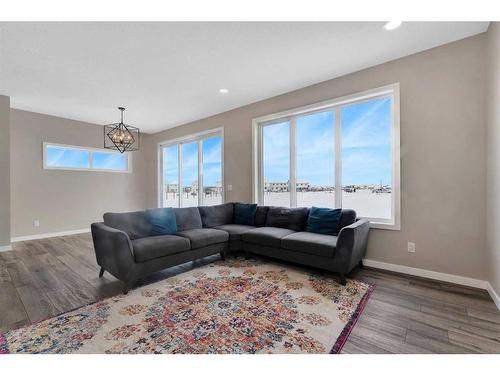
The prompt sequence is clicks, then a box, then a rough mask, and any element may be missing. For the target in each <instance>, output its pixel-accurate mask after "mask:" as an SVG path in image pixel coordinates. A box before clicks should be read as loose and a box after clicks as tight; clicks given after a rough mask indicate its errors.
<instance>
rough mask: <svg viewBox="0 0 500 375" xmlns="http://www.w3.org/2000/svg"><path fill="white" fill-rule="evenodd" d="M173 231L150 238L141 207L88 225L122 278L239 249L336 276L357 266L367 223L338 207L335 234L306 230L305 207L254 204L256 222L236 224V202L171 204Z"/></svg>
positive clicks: (107, 266) (105, 262)
mask: <svg viewBox="0 0 500 375" xmlns="http://www.w3.org/2000/svg"><path fill="white" fill-rule="evenodd" d="M174 212H175V217H176V221H177V233H176V234H175V235H160V236H152V235H151V233H152V229H151V225H150V224H149V222H148V220H147V218H146V213H145V211H137V212H127V213H106V214H104V222H101V223H93V224H92V225H91V230H92V238H93V241H94V248H95V253H96V258H97V263H98V264H99V265H100V266H101V271H100V276H102V275H103V273H104V271H108V272H109V273H111V274H112V275H113V276H115V277H116V278H118V279H119V280H122V281H124V282H125V290H124V291H125V292H127V291H128V289H129V288H130V287H131V286H132V285H133V283H134V282H135V281H136V280H138V279H140V278H142V277H145V276H147V275H149V274H151V273H154V272H157V271H159V270H162V269H164V268H168V267H172V266H175V265H179V264H182V263H185V262H188V261H192V260H195V259H199V258H202V257H205V256H208V255H213V254H218V253H219V254H220V255H221V257H222V258H223V259H225V257H226V255H227V254H231V253H233V254H234V253H236V252H241V251H243V252H244V253H246V254H247V256H249V255H250V254H251V253H254V254H260V255H264V256H267V257H271V258H277V259H282V260H286V261H290V262H294V263H299V264H303V265H307V266H312V267H317V268H321V269H324V270H328V271H331V272H336V273H338V274H339V276H340V281H341V283H342V284H345V275H346V274H348V273H349V272H350V271H351V270H352V269H353V268H354V267H355V266H356V265H358V264H360V262H361V260H362V259H363V257H364V255H365V252H366V244H367V240H368V232H369V222H368V221H367V220H364V219H361V220H359V219H357V218H356V213H355V212H354V211H353V210H347V209H343V210H342V215H341V219H340V231H339V233H338V236H332V235H325V234H317V233H311V232H306V231H305V228H306V223H307V218H308V214H309V209H308V208H285V207H268V206H258V207H257V212H256V214H255V223H254V225H239V224H235V223H234V203H225V204H221V205H217V206H206V207H189V208H175V209H174Z"/></svg>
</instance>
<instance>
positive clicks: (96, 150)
mask: <svg viewBox="0 0 500 375" xmlns="http://www.w3.org/2000/svg"><path fill="white" fill-rule="evenodd" d="M51 146H53V147H60V148H66V149H70V150H83V151H87V152H88V153H89V167H88V168H78V167H53V166H50V165H48V164H47V148H48V147H51ZM94 153H100V154H111V155H125V156H126V158H127V169H126V170H123V171H122V170H117V169H104V168H94V167H93V160H94V159H93V155H94ZM42 160H43V169H47V170H62V171H84V172H108V173H132V165H133V163H132V153H130V152H126V153H123V154H121V153H120V152H118V151H113V150H106V149H102V148H97V147H86V146H75V145H66V144H61V143H52V142H42Z"/></svg>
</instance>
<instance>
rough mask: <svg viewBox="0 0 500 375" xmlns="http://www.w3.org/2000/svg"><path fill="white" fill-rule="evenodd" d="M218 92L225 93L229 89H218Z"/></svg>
mask: <svg viewBox="0 0 500 375" xmlns="http://www.w3.org/2000/svg"><path fill="white" fill-rule="evenodd" d="M219 92H220V93H221V94H227V93H228V92H229V90H228V89H219Z"/></svg>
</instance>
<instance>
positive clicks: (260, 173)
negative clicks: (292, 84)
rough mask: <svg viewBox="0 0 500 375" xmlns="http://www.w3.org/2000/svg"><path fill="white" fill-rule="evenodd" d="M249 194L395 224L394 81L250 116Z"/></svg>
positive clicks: (396, 150) (396, 110)
mask: <svg viewBox="0 0 500 375" xmlns="http://www.w3.org/2000/svg"><path fill="white" fill-rule="evenodd" d="M254 153H255V155H254V161H255V163H254V166H255V168H254V197H255V201H256V202H258V203H260V204H265V205H273V206H287V207H304V206H305V207H311V206H316V207H331V208H334V207H345V208H352V209H354V210H356V212H357V214H358V216H360V217H365V218H368V219H370V221H371V222H372V225H373V226H374V227H379V228H388V229H398V228H399V225H400V224H399V217H400V213H399V212H400V208H399V188H400V187H399V86H398V85H397V84H395V85H390V86H387V87H383V88H380V89H376V90H370V91H367V92H364V93H360V94H356V95H350V96H348V97H343V98H339V99H334V100H330V101H327V102H322V103H318V104H316V105H311V106H307V107H303V108H298V109H294V110H291V111H287V112H283V113H279V114H274V115H269V116H265V117H261V118H258V119H254Z"/></svg>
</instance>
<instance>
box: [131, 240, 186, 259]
mask: <svg viewBox="0 0 500 375" xmlns="http://www.w3.org/2000/svg"><path fill="white" fill-rule="evenodd" d="M132 247H133V250H134V258H135V261H136V262H139V263H140V262H146V261H148V260H151V259H154V258H160V257H164V256H167V255H173V254H178V253H182V252H184V251H188V250H189V249H190V248H191V245H190V243H189V240H188V239H187V238H184V237H179V236H173V235H165V236H153V237H144V238H139V239H136V240H133V241H132Z"/></svg>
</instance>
